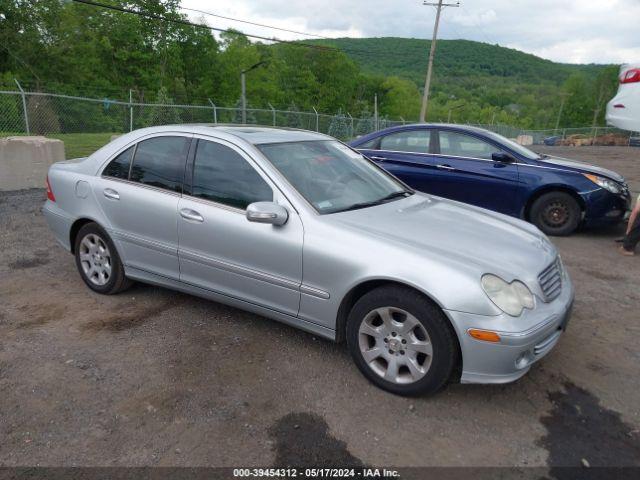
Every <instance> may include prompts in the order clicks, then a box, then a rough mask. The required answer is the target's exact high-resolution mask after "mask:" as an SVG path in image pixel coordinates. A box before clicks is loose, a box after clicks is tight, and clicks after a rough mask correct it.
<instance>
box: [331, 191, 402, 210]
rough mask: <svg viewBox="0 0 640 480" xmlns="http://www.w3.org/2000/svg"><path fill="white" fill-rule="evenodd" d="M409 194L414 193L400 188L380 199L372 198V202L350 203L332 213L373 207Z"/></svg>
mask: <svg viewBox="0 0 640 480" xmlns="http://www.w3.org/2000/svg"><path fill="white" fill-rule="evenodd" d="M409 195H413V192H412V191H411V190H400V191H398V192H392V193H390V194H389V195H386V196H384V197H382V198H379V199H378V200H372V201H371V202H361V203H354V204H353V205H349V206H348V207H345V208H341V209H339V210H334V211H333V212H331V213H340V212H348V211H349V210H358V209H360V208H367V207H373V206H375V205H380V204H383V203H387V202H389V201H391V200H393V199H394V198H398V197H408V196H409Z"/></svg>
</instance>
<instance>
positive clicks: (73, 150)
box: [47, 133, 115, 158]
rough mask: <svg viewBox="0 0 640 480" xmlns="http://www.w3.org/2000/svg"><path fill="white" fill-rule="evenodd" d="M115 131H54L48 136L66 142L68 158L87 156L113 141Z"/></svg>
mask: <svg viewBox="0 0 640 480" xmlns="http://www.w3.org/2000/svg"><path fill="white" fill-rule="evenodd" d="M111 135H115V134H113V133H52V134H50V135H47V137H48V138H57V139H58V140H62V141H63V142H64V152H65V156H66V157H67V158H78V157H86V156H87V155H91V154H92V153H93V152H95V151H96V150H98V149H99V148H100V147H102V146H104V145H106V144H107V143H109V142H110V141H111Z"/></svg>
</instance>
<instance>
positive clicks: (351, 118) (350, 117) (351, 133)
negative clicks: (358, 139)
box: [347, 112, 353, 137]
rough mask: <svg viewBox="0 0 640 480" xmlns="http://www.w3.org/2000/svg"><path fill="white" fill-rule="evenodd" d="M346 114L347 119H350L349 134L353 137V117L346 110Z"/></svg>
mask: <svg viewBox="0 0 640 480" xmlns="http://www.w3.org/2000/svg"><path fill="white" fill-rule="evenodd" d="M347 115H348V117H349V119H350V120H351V132H350V136H351V137H353V117H352V116H351V114H350V113H349V112H347Z"/></svg>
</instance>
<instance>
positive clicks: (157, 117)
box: [0, 91, 406, 139]
mask: <svg viewBox="0 0 640 480" xmlns="http://www.w3.org/2000/svg"><path fill="white" fill-rule="evenodd" d="M243 120H244V121H243ZM179 123H235V124H241V123H246V124H253V125H273V126H280V127H292V128H302V129H306V130H315V131H317V132H322V133H328V134H330V135H333V136H335V137H338V138H341V139H348V138H353V137H355V136H359V135H364V134H366V133H370V132H373V131H375V130H376V129H379V128H385V127H388V126H391V125H400V124H404V123H406V122H405V121H403V120H402V121H397V120H389V119H387V118H378V119H377V121H376V119H375V118H355V117H352V116H351V115H350V114H348V113H338V114H335V115H327V114H323V113H318V112H316V111H314V112H302V111H294V110H278V109H275V108H268V109H264V108H247V109H245V112H244V115H243V112H242V109H241V108H239V107H233V108H231V107H221V106H217V105H215V104H214V103H213V102H210V103H209V105H175V104H153V103H138V102H125V101H119V100H111V99H107V98H104V99H97V98H86V97H76V96H70V95H59V94H52V93H41V92H23V91H0V136H7V135H29V134H30V135H55V134H72V133H111V134H118V133H124V132H128V131H131V130H135V129H137V128H143V127H150V126H154V125H166V124H179Z"/></svg>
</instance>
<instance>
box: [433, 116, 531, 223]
mask: <svg viewBox="0 0 640 480" xmlns="http://www.w3.org/2000/svg"><path fill="white" fill-rule="evenodd" d="M437 135H438V139H437V143H436V145H435V146H436V151H437V153H438V156H437V157H436V158H437V164H436V166H435V168H436V169H437V170H438V172H439V173H438V176H437V181H434V182H433V184H432V191H431V193H434V194H435V195H440V196H443V197H447V198H452V199H454V200H459V201H461V202H465V203H470V204H472V205H478V206H480V207H483V208H487V209H489V210H494V211H496V212H500V213H505V214H507V215H516V216H517V215H518V214H519V211H520V205H519V204H518V203H517V193H518V186H519V183H518V166H517V164H516V161H515V160H514V161H513V162H499V161H494V160H493V159H492V154H493V153H505V151H504V150H503V149H501V148H500V147H499V146H498V145H496V144H494V143H493V142H489V141H487V140H486V139H484V138H481V137H479V136H476V135H472V134H469V133H466V132H465V133H463V132H460V131H457V130H446V129H440V130H439V131H438V134H437Z"/></svg>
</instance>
